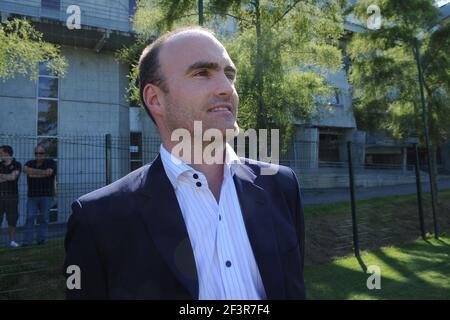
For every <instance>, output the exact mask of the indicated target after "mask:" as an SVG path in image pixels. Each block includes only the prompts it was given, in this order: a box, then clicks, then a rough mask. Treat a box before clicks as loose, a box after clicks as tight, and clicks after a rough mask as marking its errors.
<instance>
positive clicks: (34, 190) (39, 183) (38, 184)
mask: <svg viewBox="0 0 450 320" xmlns="http://www.w3.org/2000/svg"><path fill="white" fill-rule="evenodd" d="M25 166H27V167H28V168H33V169H39V170H47V169H53V174H52V175H51V176H48V177H45V178H31V177H30V176H27V182H28V196H29V197H53V196H54V195H55V176H56V162H55V161H54V160H52V159H45V160H44V161H43V162H42V164H41V165H40V166H38V165H37V162H36V160H30V161H28V162H27V163H25Z"/></svg>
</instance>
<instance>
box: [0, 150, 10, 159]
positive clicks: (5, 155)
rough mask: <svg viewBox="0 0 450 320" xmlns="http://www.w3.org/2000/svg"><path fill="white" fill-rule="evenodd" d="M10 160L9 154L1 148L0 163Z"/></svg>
mask: <svg viewBox="0 0 450 320" xmlns="http://www.w3.org/2000/svg"><path fill="white" fill-rule="evenodd" d="M9 158H10V156H9V154H8V153H7V152H5V151H4V150H3V149H1V148H0V162H4V161H7V160H8V159H9Z"/></svg>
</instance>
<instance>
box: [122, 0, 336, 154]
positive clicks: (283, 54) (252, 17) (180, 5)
mask: <svg viewBox="0 0 450 320" xmlns="http://www.w3.org/2000/svg"><path fill="white" fill-rule="evenodd" d="M341 2H343V1H337V0H303V1H288V0H283V1H267V0H261V1H258V0H252V1H239V0H234V1H218V0H209V1H207V0H205V1H204V17H205V26H206V27H208V28H210V29H212V30H214V31H215V33H216V34H217V36H218V38H219V39H220V40H221V41H222V42H223V43H224V45H225V47H226V48H227V50H228V52H229V53H230V56H231V58H232V59H233V61H234V62H235V64H236V65H237V68H238V77H237V83H236V88H237V90H238V93H239V95H240V109H239V118H238V121H239V124H240V126H241V127H243V128H250V127H251V128H255V129H259V128H278V129H280V134H281V136H282V137H283V141H284V142H285V143H284V144H283V145H284V146H286V144H287V142H288V141H289V140H290V137H291V134H292V132H293V130H292V123H293V121H294V120H300V121H306V120H309V119H310V118H311V117H313V115H314V114H318V112H317V109H318V108H320V107H322V106H321V105H320V104H319V103H318V102H317V101H316V100H315V99H314V98H315V97H317V96H322V97H323V98H325V99H326V98H328V97H329V96H331V94H332V90H331V87H330V86H329V85H328V84H327V83H326V81H325V78H326V72H333V71H336V70H338V69H340V68H341V61H342V57H341V52H340V50H339V49H338V45H339V39H340V38H341V37H342V35H343V32H344V31H343V18H342V15H341V4H342V3H341ZM197 4H198V1H174V0H157V1H156V0H141V1H140V2H139V5H138V9H137V12H136V17H135V21H134V25H135V30H136V31H137V32H138V33H139V34H140V35H141V39H146V40H145V41H143V42H147V43H148V42H150V41H148V40H149V39H152V38H153V37H155V36H157V35H158V34H161V33H162V32H165V31H167V30H171V29H173V28H176V27H179V26H186V25H196V24H197V23H198V8H197ZM230 26H231V28H230ZM230 29H231V30H230ZM233 29H234V30H233ZM128 57H129V56H128ZM134 59H137V56H134V58H133V59H128V60H127V59H125V61H128V62H131V63H132V64H135V62H136V60H134ZM122 61H124V60H122ZM131 77H133V75H132V76H131ZM132 96H134V97H136V96H137V95H135V94H134V95H132Z"/></svg>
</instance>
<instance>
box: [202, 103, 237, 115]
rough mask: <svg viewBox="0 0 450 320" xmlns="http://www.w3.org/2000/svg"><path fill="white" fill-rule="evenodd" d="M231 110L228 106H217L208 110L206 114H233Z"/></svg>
mask: <svg viewBox="0 0 450 320" xmlns="http://www.w3.org/2000/svg"><path fill="white" fill-rule="evenodd" d="M232 110H233V108H232V107H231V105H229V104H219V105H216V106H214V107H212V108H209V109H208V112H227V111H228V112H231V113H233V111H232Z"/></svg>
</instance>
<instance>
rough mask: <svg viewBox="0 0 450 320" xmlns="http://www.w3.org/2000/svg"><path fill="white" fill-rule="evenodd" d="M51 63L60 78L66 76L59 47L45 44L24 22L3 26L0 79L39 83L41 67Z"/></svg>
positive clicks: (16, 20)
mask: <svg viewBox="0 0 450 320" xmlns="http://www.w3.org/2000/svg"><path fill="white" fill-rule="evenodd" d="M42 61H48V63H47V65H48V67H49V68H50V69H51V70H52V71H53V72H54V73H55V74H57V75H61V76H62V75H64V70H65V69H66V66H67V63H66V60H65V59H64V58H63V57H61V56H60V52H59V47H58V46H56V45H54V44H51V43H48V42H45V41H43V40H42V34H41V33H40V32H38V31H36V30H35V29H34V28H33V26H32V25H31V24H30V22H28V21H27V20H25V19H17V18H16V19H12V20H9V21H7V22H6V23H3V24H0V78H2V79H4V80H6V79H8V78H13V77H14V76H15V75H16V74H21V75H29V76H30V79H33V80H35V79H37V76H38V64H39V62H42Z"/></svg>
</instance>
